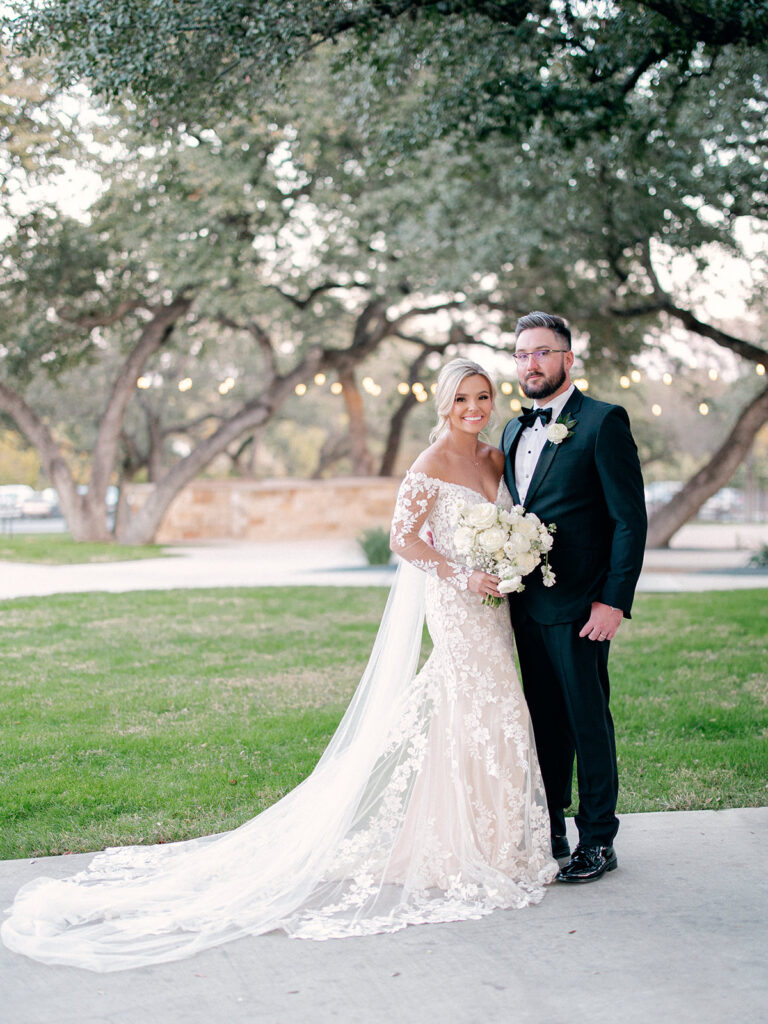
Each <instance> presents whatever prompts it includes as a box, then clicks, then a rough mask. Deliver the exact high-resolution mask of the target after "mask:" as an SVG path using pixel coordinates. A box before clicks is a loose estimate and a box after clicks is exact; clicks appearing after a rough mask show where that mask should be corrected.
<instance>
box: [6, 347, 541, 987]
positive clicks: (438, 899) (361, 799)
mask: <svg viewBox="0 0 768 1024" xmlns="http://www.w3.org/2000/svg"><path fill="white" fill-rule="evenodd" d="M436 402H437V410H438V424H437V426H436V428H435V430H434V431H433V432H432V437H433V438H435V440H434V443H432V444H431V445H430V447H429V448H427V449H426V450H425V451H424V452H422V454H421V455H420V456H419V457H418V459H417V460H416V462H415V463H414V464H413V466H412V467H411V469H410V470H409V471H408V473H407V474H406V477H405V479H404V481H403V483H402V486H401V487H400V491H399V493H398V497H397V503H396V507H395V513H394V518H393V522H392V536H391V543H392V548H393V550H394V551H395V552H396V553H397V554H398V555H399V556H400V558H401V562H400V565H399V568H398V571H397V575H396V578H395V582H394V584H393V586H392V589H391V591H390V596H389V600H388V602H387V607H386V610H385V612H384V616H383V619H382V622H381V626H380V628H379V632H378V635H377V638H376V642H375V644H374V648H373V651H372V654H371V658H370V661H369V663H368V666H367V668H366V670H365V672H364V674H363V678H362V680H361V682H360V685H359V686H358V688H357V691H356V692H355V695H354V697H353V699H352V702H351V704H350V707H349V709H348V710H347V712H346V714H345V716H344V718H343V720H342V722H341V724H340V726H339V728H338V730H337V731H336V733H335V735H334V736H333V738H332V740H331V742H330V744H329V746H328V748H327V749H326V751H325V753H324V754H323V756H322V758H321V759H320V761H319V762H318V764H317V767H316V768H315V770H314V771H313V772H312V774H311V775H310V776H309V778H307V779H306V780H305V781H304V782H303V783H301V784H300V785H299V786H298V787H297V788H296V789H294V790H293V791H292V792H290V793H288V794H287V796H285V797H283V799H282V800H280V801H278V803H276V804H275V805H273V806H272V807H270V808H268V809H267V810H266V811H264V812H263V813H262V814H260V815H259V816H258V817H256V818H253V819H252V820H251V821H249V822H246V824H244V825H242V826H241V827H240V828H238V829H235V830H234V831H233V832H228V833H223V834H220V835H214V836H205V837H202V838H199V839H192V840H189V841H186V842H180V843H173V844H170V845H166V846H149V847H143V846H132V847H124V848H112V849H108V850H105V851H103V852H102V853H99V854H97V855H96V856H95V857H94V859H93V861H92V862H91V863H90V864H89V866H88V868H87V869H86V870H84V871H82V872H80V873H79V874H77V875H74V876H73V877H71V878H67V879H63V880H58V879H52V878H38V879H36V880H34V881H32V882H30V883H28V884H27V885H25V886H24V887H23V888H22V889H20V890H19V892H18V894H17V896H16V899H15V902H14V904H13V906H12V908H11V909H10V911H9V916H8V918H7V919H6V920H5V922H4V924H3V926H2V932H1V934H2V939H3V941H4V942H5V944H6V945H7V946H8V947H9V948H11V949H13V950H16V951H17V952H19V953H24V954H26V955H27V956H30V957H33V958H34V959H36V960H40V961H42V962H43V963H49V964H68V965H72V966H77V967H84V968H89V969H91V970H95V971H112V970H121V969H125V968H130V967H137V966H140V965H145V964H153V963H159V962H161V961H167V960H177V959H181V958H182V957H186V956H190V955H192V954H194V953H196V952H198V951H200V950H203V949H209V948H211V947H213V946H216V945H219V944H221V943H223V942H228V941H230V940H232V939H236V938H239V937H242V936H245V935H257V934H262V933H264V932H268V931H271V930H274V929H281V930H283V931H284V932H286V933H287V934H288V935H290V936H293V937H296V938H311V939H330V938H343V937H347V936H353V935H368V934H373V933H377V932H392V931H396V930H398V929H400V928H403V927H405V926H406V925H408V924H420V923H426V922H432V923H435V922H445V921H460V920H465V919H470V918H478V917H480V916H482V915H484V914H488V913H490V912H491V911H492V910H494V909H496V908H500V907H524V906H526V905H528V904H531V903H537V902H539V901H540V900H541V898H542V896H543V894H544V886H545V885H546V884H547V883H549V882H551V881H552V880H553V879H554V877H555V875H556V873H557V863H556V862H555V861H554V860H553V859H552V856H551V849H550V828H549V817H548V814H547V806H546V801H545V797H544V789H543V785H542V781H541V775H540V772H539V766H538V761H537V758H536V751H535V747H534V741H533V732H532V729H531V724H530V720H529V716H528V709H527V707H526V704H525V700H524V698H523V695H522V691H521V689H520V684H519V682H518V678H517V674H516V671H515V666H514V661H513V655H512V631H511V626H510V620H509V613H508V609H507V607H506V605H505V604H502V605H501V606H500V607H496V608H494V607H488V606H486V605H483V603H482V598H483V596H484V595H486V594H491V595H496V594H497V593H498V591H497V583H498V578H497V577H495V576H492V575H489V574H488V573H485V572H481V571H479V570H473V569H471V568H467V567H466V566H465V565H463V564H462V563H461V562H460V561H459V560H458V558H457V557H456V552H455V549H454V541H453V534H454V532H455V524H456V517H457V515H458V511H459V509H460V507H461V506H462V505H463V504H465V503H478V502H487V501H490V502H496V503H498V504H501V505H504V506H505V507H506V508H510V507H511V505H512V499H511V497H510V495H509V492H508V491H507V490H506V487H505V485H504V482H503V477H502V466H503V457H502V454H501V453H500V452H499V451H498V450H496V449H495V448H493V447H491V446H490V445H487V444H484V443H483V442H481V441H480V440H479V435H480V432H481V431H482V430H483V428H484V427H485V426H486V424H487V423H488V420H489V418H490V416H491V412H492V409H493V402H494V387H493V383H492V381H491V379H490V377H489V376H488V374H487V373H486V371H485V370H484V369H483V368H482V367H481V366H479V365H478V364H477V363H473V362H471V361H469V360H465V359H455V360H453V361H452V362H450V363H448V364H447V365H446V366H445V367H444V368H443V370H442V372H441V373H440V376H439V379H438V385H437V392H436ZM425 608H426V617H427V625H428V627H429V631H430V634H431V637H432V640H433V644H434V648H433V651H432V654H431V655H430V657H429V659H428V660H427V662H426V663H425V665H424V667H423V668H422V669H421V671H420V672H417V665H418V660H419V652H420V646H421V638H422V628H423V621H424V609H425Z"/></svg>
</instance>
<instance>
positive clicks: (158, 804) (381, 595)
mask: <svg viewBox="0 0 768 1024" xmlns="http://www.w3.org/2000/svg"><path fill="white" fill-rule="evenodd" d="M385 600H386V592H385V591H384V590H383V589H379V588H370V589H367V588H366V589H364V588H335V587H334V588H328V589H319V588H310V589H298V588H285V589H277V588H264V589H248V590H246V589H216V590H196V591H195V590H191V591H165V592H158V591H154V592H147V593H130V594H86V595H59V596H55V597H46V598H34V599H19V600H14V601H5V602H2V603H0V622H2V634H0V635H1V636H2V652H3V657H2V665H3V672H2V678H1V679H0V701H1V704H0V713H1V714H2V721H3V733H4V736H3V743H2V745H0V777H1V778H2V789H1V790H0V858H12V857H22V856H37V855H43V854H54V853H63V852H67V851H85V850H93V849H99V848H102V847H104V846H106V845H114V844H122V843H132V842H146V843H150V842H165V841H170V840H174V839H181V838H186V837H189V836H193V835H199V834H203V833H209V832H216V831H220V830H223V829H229V828H232V827H233V826H235V825H237V824H240V823H241V822H243V821H245V820H247V819H248V818H250V817H252V816H253V815H254V814H256V813H258V812H259V811H260V810H262V809H263V808H264V807H266V806H268V805H269V804H270V803H272V802H273V801H274V800H276V799H277V798H278V797H280V796H281V795H282V794H283V793H285V792H286V791H287V790H289V789H291V788H292V787H293V786H295V785H296V784H297V783H298V782H299V781H300V780H301V779H302V778H303V777H304V776H306V775H307V774H308V773H309V772H310V771H311V769H312V767H313V765H314V763H315V762H316V760H317V758H318V757H319V755H320V753H321V752H322V750H323V748H324V747H325V745H326V743H327V741H328V739H329V737H330V735H331V734H332V732H333V730H334V729H335V727H336V724H337V723H338V720H339V718H340V716H341V714H342V712H343V710H344V708H345V706H346V703H347V701H348V700H349V698H350V696H351V694H352V692H353V690H354V687H355V685H356V683H357V680H358V678H359V676H360V672H361V670H362V668H363V667H364V665H365V662H366V660H367V656H368V652H369V650H370V647H371V644H372V641H373V638H374V636H375V632H376V627H377V623H378V619H379V616H380V614H381V611H382V609H383V606H384V602H385ZM613 648H614V649H613V652H612V686H613V697H612V707H613V712H614V718H615V720H616V726H617V735H618V746H619V758H620V771H621V783H622V793H621V802H620V808H619V810H620V812H621V811H624V812H627V811H647V810H680V809H686V810H687V809H694V808H721V807H733V806H758V805H763V804H765V803H767V802H768V799H767V798H768V788H767V787H768V754H767V747H768V740H767V738H766V737H767V736H768V668H767V667H766V666H768V657H767V654H768V651H767V648H768V591H765V590H763V591H759V590H753V591H738V592H732V593H720V594H712V595H708V594H703V595H699V594H686V595H669V596H667V595H662V596H659V595H642V596H640V597H639V598H638V601H637V605H636V610H635V617H634V618H633V620H632V621H631V622H630V623H627V624H625V625H624V627H623V628H622V631H621V632H620V633H619V637H618V638H617V640H616V641H615V643H614V645H613Z"/></svg>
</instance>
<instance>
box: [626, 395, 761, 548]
mask: <svg viewBox="0 0 768 1024" xmlns="http://www.w3.org/2000/svg"><path fill="white" fill-rule="evenodd" d="M766 422H768V388H766V389H765V391H763V392H761V393H760V394H759V395H758V396H757V397H756V398H755V399H754V400H753V401H752V402H750V404H749V405H748V406H747V407H746V409H745V410H744V412H743V413H742V415H741V416H740V417H739V419H738V420H737V421H736V425H735V426H734V428H733V430H732V431H731V433H730V434H729V435H728V437H727V439H726V441H725V443H724V444H723V445H722V446H721V447H720V448H719V449H718V450H717V451H716V452H715V454H714V455H713V456H712V458H711V459H710V460H709V462H708V463H707V464H706V466H703V467H702V468H701V469H700V470H699V471H698V473H695V474H694V475H693V476H692V477H691V479H690V480H689V481H688V482H687V484H686V485H685V487H683V489H682V491H680V492H679V493H678V494H676V495H675V497H674V498H672V500H671V501H669V502H668V503H667V504H666V505H664V506H663V508H660V509H659V510H658V512H655V513H654V514H653V515H652V516H651V519H650V521H649V523H648V539H647V541H646V546H647V547H649V548H665V547H668V546H669V542H670V540H671V539H672V537H674V535H675V534H676V533H677V531H678V530H679V529H680V527H681V526H684V525H685V523H687V522H688V520H689V519H692V518H693V517H694V516H695V515H696V513H697V512H698V510H699V509H700V508H701V506H702V505H703V504H704V502H705V501H706V500H707V499H708V498H711V497H712V495H713V494H714V493H715V492H716V491H719V490H720V488H721V487H724V486H725V485H726V484H727V483H728V481H729V480H730V479H731V477H732V476H733V474H734V473H735V472H736V470H737V469H738V467H739V466H740V465H741V462H742V461H743V459H744V457H745V456H746V454H747V452H748V451H749V449H750V446H751V444H752V441H753V440H754V437H755V434H756V433H757V432H758V430H760V428H761V427H762V426H763V424H764V423H766Z"/></svg>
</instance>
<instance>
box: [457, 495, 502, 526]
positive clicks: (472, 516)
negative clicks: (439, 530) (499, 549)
mask: <svg viewBox="0 0 768 1024" xmlns="http://www.w3.org/2000/svg"><path fill="white" fill-rule="evenodd" d="M464 518H465V519H466V521H467V522H468V523H469V525H470V526H474V527H476V528H477V529H478V530H487V529H488V527H489V526H495V525H496V506H495V505H494V504H493V503H492V502H490V501H483V502H481V503H480V504H479V505H473V506H472V508H470V509H469V510H468V511H467V512H466V513H465V514H464Z"/></svg>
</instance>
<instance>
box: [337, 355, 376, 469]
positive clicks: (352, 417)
mask: <svg viewBox="0 0 768 1024" xmlns="http://www.w3.org/2000/svg"><path fill="white" fill-rule="evenodd" d="M338 377H339V384H341V386H342V388H343V391H342V395H343V397H344V405H345V406H346V409H347V416H348V417H349V426H348V432H349V455H350V459H351V461H352V472H353V474H354V475H355V476H371V474H372V473H373V458H372V456H371V453H370V452H369V451H368V428H367V425H366V422H365V411H364V409H363V396H362V395H361V394H360V390H359V388H358V386H357V381H356V380H355V374H354V371H353V370H351V369H350V370H340V371H339V375H338Z"/></svg>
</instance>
